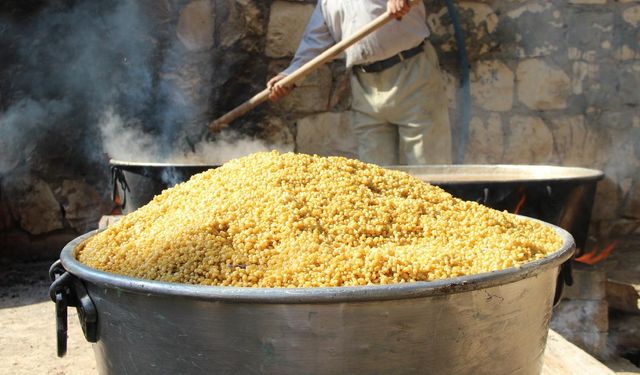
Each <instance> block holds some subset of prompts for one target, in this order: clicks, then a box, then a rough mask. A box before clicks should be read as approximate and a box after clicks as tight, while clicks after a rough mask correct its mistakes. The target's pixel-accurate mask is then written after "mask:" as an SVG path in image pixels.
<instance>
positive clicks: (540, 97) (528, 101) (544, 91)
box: [516, 59, 571, 110]
mask: <svg viewBox="0 0 640 375" xmlns="http://www.w3.org/2000/svg"><path fill="white" fill-rule="evenodd" d="M516 76H517V81H518V99H519V100H520V102H522V103H523V104H524V105H526V106H527V107H528V108H529V109H533V110H551V109H565V108H567V99H568V96H569V93H570V87H571V80H570V79H569V76H568V75H567V74H566V73H565V72H564V71H563V70H561V69H558V68H554V67H552V66H550V65H548V64H547V63H546V62H544V61H542V60H540V59H529V60H525V61H522V62H521V63H520V64H519V65H518V69H517V71H516Z"/></svg>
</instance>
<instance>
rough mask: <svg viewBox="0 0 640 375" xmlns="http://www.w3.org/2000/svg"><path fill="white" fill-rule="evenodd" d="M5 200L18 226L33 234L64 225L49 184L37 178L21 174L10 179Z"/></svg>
mask: <svg viewBox="0 0 640 375" xmlns="http://www.w3.org/2000/svg"><path fill="white" fill-rule="evenodd" d="M7 193H8V194H7V201H8V202H9V205H10V207H11V211H12V213H13V216H14V217H15V218H16V220H17V222H18V223H19V225H20V227H21V228H22V229H24V230H25V231H27V232H29V233H30V234H33V235H38V234H43V233H48V232H52V231H54V230H57V229H62V228H63V227H64V222H63V217H62V209H61V207H60V203H59V202H58V201H57V200H56V197H55V196H54V194H53V191H52V190H51V188H50V187H49V185H48V184H47V183H46V182H45V181H43V180H41V179H39V178H37V177H33V176H31V177H29V176H23V177H19V178H17V179H16V180H14V181H12V185H11V188H10V189H8V192H7Z"/></svg>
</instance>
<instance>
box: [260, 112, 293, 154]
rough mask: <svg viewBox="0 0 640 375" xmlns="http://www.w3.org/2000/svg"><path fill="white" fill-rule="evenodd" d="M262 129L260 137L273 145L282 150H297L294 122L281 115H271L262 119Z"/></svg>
mask: <svg viewBox="0 0 640 375" xmlns="http://www.w3.org/2000/svg"><path fill="white" fill-rule="evenodd" d="M261 124H262V130H261V131H260V134H259V139H262V140H264V141H265V142H267V143H269V144H271V145H273V148H275V149H277V150H279V151H280V152H288V151H293V150H295V139H294V136H293V131H292V130H293V126H294V125H293V124H290V122H289V121H286V120H285V119H283V118H281V117H276V116H269V117H266V118H265V119H264V120H263V121H261Z"/></svg>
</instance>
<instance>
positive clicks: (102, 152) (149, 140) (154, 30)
mask: <svg viewBox="0 0 640 375" xmlns="http://www.w3.org/2000/svg"><path fill="white" fill-rule="evenodd" d="M21 7H22V8H24V9H22V11H24V12H25V14H28V16H24V17H23V16H20V17H18V16H15V14H14V15H13V16H11V17H10V18H7V17H4V18H3V15H2V14H0V61H3V64H2V65H1V66H0V147H2V149H3V150H5V151H4V152H0V173H2V174H3V175H4V174H6V173H9V172H10V171H12V170H15V169H16V168H17V167H18V166H22V167H24V168H26V169H27V170H34V169H39V170H42V171H46V170H48V169H51V168H53V167H54V165H56V163H57V164H59V163H60V158H61V157H62V158H63V159H65V161H69V163H67V164H65V165H66V167H67V168H68V169H69V171H70V172H69V173H70V174H73V173H78V172H80V173H83V172H85V171H87V170H95V165H96V164H98V165H103V166H104V167H105V168H104V169H105V170H108V169H107V168H106V157H105V156H106V155H109V156H110V157H112V158H119V159H128V160H146V161H168V160H174V161H186V160H189V161H194V162H195V161H206V162H209V163H212V162H218V161H220V160H223V159H228V158H230V157H235V156H239V155H244V154H246V153H248V152H251V151H254V150H265V149H269V148H272V145H267V144H265V143H264V142H260V141H254V140H252V139H249V138H242V137H240V136H238V135H234V134H230V133H225V134H223V135H222V136H221V137H218V138H220V139H219V141H217V142H215V143H213V144H209V143H206V142H202V139H203V138H204V136H205V135H206V132H207V131H206V121H207V119H208V118H207V117H208V113H209V110H208V108H209V106H210V105H211V97H210V96H211V92H213V91H214V90H213V89H212V86H213V85H214V82H213V81H214V80H213V78H214V76H215V67H213V64H212V61H213V60H214V59H213V58H212V55H213V54H214V53H215V51H198V52H197V53H190V51H188V50H187V49H186V48H185V46H183V45H182V44H181V43H180V41H179V39H178V38H176V35H175V27H174V26H172V22H175V19H172V17H174V16H175V14H174V15H173V16H172V15H171V10H170V6H169V5H168V3H167V2H164V1H139V0H101V1H97V0H90V1H73V0H71V1H68V0H65V1H63V0H57V1H56V0H53V1H49V2H47V3H46V5H45V6H43V5H38V4H34V3H31V2H29V4H26V3H22V4H20V3H17V4H12V5H11V6H10V7H9V8H10V9H12V10H13V9H15V8H21ZM37 7H40V8H39V9H38V8H37ZM1 10H3V8H2V7H0V11H1ZM5 14H6V13H5ZM275 148H277V147H275ZM196 153H197V154H198V155H199V156H196ZM227 155H229V156H227ZM54 159H55V160H54Z"/></svg>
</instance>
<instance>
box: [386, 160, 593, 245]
mask: <svg viewBox="0 0 640 375" xmlns="http://www.w3.org/2000/svg"><path fill="white" fill-rule="evenodd" d="M389 168H391V169H396V170H401V171H404V172H407V173H409V174H411V175H413V176H414V177H416V178H419V179H420V180H422V181H425V182H429V183H431V184H433V185H437V186H439V187H441V188H443V189H444V190H446V191H447V192H449V193H451V194H452V195H453V196H455V197H458V198H460V199H463V200H467V201H476V202H478V203H482V204H483V205H485V206H488V207H491V208H493V209H496V210H500V211H505V210H506V211H508V212H511V213H515V214H519V215H524V216H528V217H532V218H536V219H539V220H542V221H545V222H547V223H551V224H555V225H557V226H559V227H561V228H563V229H566V230H568V231H569V233H571V235H572V236H573V238H574V240H575V242H576V246H577V248H578V251H577V252H578V255H581V254H582V252H583V250H584V248H585V243H586V240H587V234H588V232H589V223H590V221H591V210H592V208H593V203H594V199H595V194H596V187H597V184H598V181H600V180H602V178H603V177H604V173H602V171H599V170H596V169H588V168H576V167H558V166H547V165H433V166H394V167H389Z"/></svg>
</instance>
